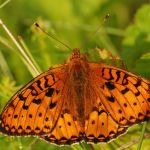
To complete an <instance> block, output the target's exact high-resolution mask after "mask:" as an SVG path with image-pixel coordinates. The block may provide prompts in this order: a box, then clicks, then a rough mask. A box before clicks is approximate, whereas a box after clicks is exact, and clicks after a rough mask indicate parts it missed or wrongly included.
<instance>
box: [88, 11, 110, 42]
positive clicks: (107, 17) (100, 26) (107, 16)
mask: <svg viewBox="0 0 150 150" xmlns="http://www.w3.org/2000/svg"><path fill="white" fill-rule="evenodd" d="M109 17H110V14H109V13H108V14H106V15H105V17H104V19H103V21H102V22H101V23H100V24H99V25H98V26H97V28H96V30H95V31H94V32H92V33H91V34H90V36H89V37H88V38H87V40H86V43H89V42H90V41H91V40H92V39H93V37H94V36H95V35H96V34H97V33H98V32H99V30H100V29H101V28H102V26H103V25H104V24H105V22H106V21H107V20H108V19H109Z"/></svg>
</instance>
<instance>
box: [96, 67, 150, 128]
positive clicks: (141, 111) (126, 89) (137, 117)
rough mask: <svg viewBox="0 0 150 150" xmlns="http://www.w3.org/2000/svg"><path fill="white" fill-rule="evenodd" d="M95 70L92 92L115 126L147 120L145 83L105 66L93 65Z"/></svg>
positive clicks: (149, 106)
mask: <svg viewBox="0 0 150 150" xmlns="http://www.w3.org/2000/svg"><path fill="white" fill-rule="evenodd" d="M94 68H95V69H93V72H94V73H93V76H94V75H95V77H94V78H95V79H96V81H97V83H96V85H95V90H96V91H97V93H99V94H98V95H99V98H100V99H101V102H102V104H103V105H104V107H105V109H106V111H107V112H109V113H110V115H111V116H112V118H113V119H114V120H115V121H116V122H117V123H118V124H120V125H124V126H126V125H131V124H135V123H137V122H142V121H144V120H147V119H149V118H150V100H149V99H150V82H149V81H148V80H145V79H143V78H141V77H139V76H136V75H135V74H132V73H129V72H127V71H125V70H122V69H119V68H116V67H113V66H109V65H106V64H94ZM94 70H95V71H94Z"/></svg>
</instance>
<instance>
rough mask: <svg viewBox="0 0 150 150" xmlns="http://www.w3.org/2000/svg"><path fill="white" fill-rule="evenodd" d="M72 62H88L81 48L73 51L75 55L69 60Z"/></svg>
mask: <svg viewBox="0 0 150 150" xmlns="http://www.w3.org/2000/svg"><path fill="white" fill-rule="evenodd" d="M69 60H70V61H82V60H83V61H85V60H86V56H85V55H83V54H81V53H80V49H79V48H75V49H73V53H72V55H71V57H70V59H69Z"/></svg>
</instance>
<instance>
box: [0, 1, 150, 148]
mask: <svg viewBox="0 0 150 150" xmlns="http://www.w3.org/2000/svg"><path fill="white" fill-rule="evenodd" d="M5 4H6V5H5ZM107 13H110V18H109V19H108V20H107V22H105V24H104V25H103V26H102V27H101V29H100V30H99V32H97V33H96V34H95V36H94V37H92V38H90V39H91V40H90V42H85V41H86V39H87V38H88V37H90V35H91V34H92V33H93V32H94V31H95V30H96V28H97V26H98V25H99V24H101V23H102V22H103V18H104V16H105V15H106V14H107ZM0 19H2V21H3V23H4V24H5V25H6V26H7V27H8V28H9V30H10V31H11V33H12V34H13V35H14V36H15V37H16V39H17V40H18V41H19V39H18V35H20V36H21V37H22V40H23V41H24V43H25V44H26V46H27V47H28V49H29V51H30V53H31V55H32V57H33V58H34V59H35V61H36V63H37V64H38V66H39V68H40V70H41V71H44V70H46V69H48V68H49V67H50V66H53V65H56V64H62V63H64V62H65V60H66V59H67V58H68V56H69V55H70V54H71V51H70V50H69V49H67V48H66V47H64V46H63V45H61V44H60V43H58V42H57V41H54V40H53V39H50V40H49V39H48V37H47V36H46V35H44V34H43V33H42V32H40V31H39V30H37V29H36V28H35V26H34V25H33V24H34V22H38V23H39V24H40V26H42V27H43V28H44V29H45V30H46V31H48V32H49V33H53V34H54V35H55V37H57V38H58V39H59V40H61V41H63V42H64V43H66V44H68V45H69V46H70V47H71V48H76V47H78V48H81V51H83V52H87V50H88V49H94V48H96V47H98V48H105V49H107V50H108V51H110V52H111V53H112V54H113V55H115V56H119V57H120V58H121V59H123V61H124V63H125V64H126V66H127V67H128V70H130V71H132V72H134V73H137V74H139V75H141V76H144V77H145V78H147V79H150V1H149V0H122V1H120V0H80V1H79V0H61V1H60V0H55V1H50V0H45V1H44V0H43V1H42V0H31V1H27V0H7V1H6V0H0ZM22 40H21V41H22ZM91 53H92V54H91ZM93 53H94V51H90V54H91V55H94V54H93ZM93 57H95V60H96V58H97V56H95V55H94V56H93ZM22 58H23V56H22V55H21V54H20V52H19V50H18V49H17V48H16V46H15V45H14V43H13V42H12V40H11V39H10V37H9V36H8V35H7V34H6V32H5V31H4V29H3V28H2V26H1V25H0V109H1V110H2V108H3V107H4V105H5V104H6V102H7V101H8V100H9V99H10V97H11V96H12V95H13V94H14V92H15V91H17V90H18V89H19V88H20V87H21V86H22V85H24V84H25V83H27V82H28V81H29V80H31V79H32V78H33V74H34V73H33V72H32V70H30V69H29V66H28V64H26V63H25V61H23V60H22ZM34 75H35V74H34ZM141 130H142V125H135V126H133V127H131V128H130V129H129V131H128V133H127V134H125V135H123V136H121V137H119V138H117V139H116V140H114V141H113V142H110V143H107V144H98V145H93V147H91V146H90V145H87V144H85V143H84V144H77V145H74V146H68V147H61V148H60V147H57V146H54V145H52V144H48V143H46V142H44V141H42V140H40V139H38V138H31V137H28V138H27V137H26V138H25V137H8V136H4V135H0V150H5V149H8V150H18V149H23V150H35V149H36V150H42V149H45V150H55V149H65V150H71V149H74V150H82V149H95V150H107V149H110V150H114V149H117V150H123V149H129V150H134V149H137V146H138V143H139V138H140V135H141ZM149 131H150V125H149V123H148V124H147V127H146V131H145V134H144V135H145V138H144V140H143V144H142V148H141V149H142V150H149V149H150V139H149V136H150V132H149Z"/></svg>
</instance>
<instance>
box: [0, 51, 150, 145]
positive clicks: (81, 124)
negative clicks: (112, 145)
mask: <svg viewBox="0 0 150 150" xmlns="http://www.w3.org/2000/svg"><path fill="white" fill-rule="evenodd" d="M148 119H150V81H148V80H146V79H144V78H141V77H139V76H137V75H135V74H132V73H130V72H127V71H125V70H123V69H119V68H117V67H113V66H111V65H106V64H101V63H100V64H99V63H91V62H88V61H87V59H86V58H85V57H84V55H82V54H80V51H79V49H74V50H73V54H72V56H71V57H70V59H69V61H68V62H67V63H66V64H64V65H62V66H60V67H58V68H53V69H49V70H48V71H46V72H44V73H42V74H40V75H39V76H37V77H36V78H34V79H33V80H31V81H30V82H29V83H28V84H27V85H25V86H24V87H23V88H22V89H20V90H19V91H18V92H17V93H16V94H15V95H14V96H13V97H12V98H11V100H10V101H9V102H8V104H7V105H6V107H5V108H4V110H3V112H2V113H1V120H0V122H1V123H0V131H1V132H3V133H4V134H7V135H17V136H19V135H22V136H23V135H31V136H39V137H40V138H42V139H45V140H46V141H49V142H50V143H56V144H72V143H75V142H80V141H82V140H85V141H86V142H92V143H98V142H107V141H110V140H112V139H114V138H115V137H117V136H119V135H120V134H122V133H124V132H126V130H127V128H128V127H129V126H131V125H133V124H135V123H139V122H143V121H145V120H148Z"/></svg>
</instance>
